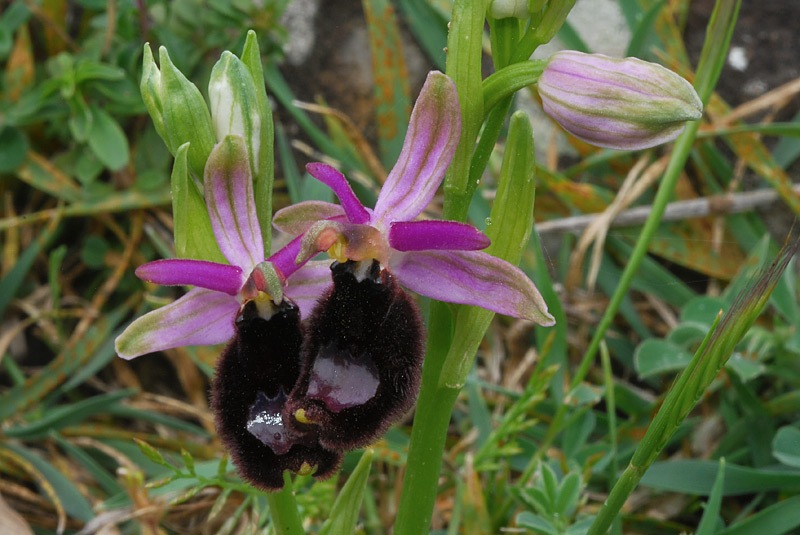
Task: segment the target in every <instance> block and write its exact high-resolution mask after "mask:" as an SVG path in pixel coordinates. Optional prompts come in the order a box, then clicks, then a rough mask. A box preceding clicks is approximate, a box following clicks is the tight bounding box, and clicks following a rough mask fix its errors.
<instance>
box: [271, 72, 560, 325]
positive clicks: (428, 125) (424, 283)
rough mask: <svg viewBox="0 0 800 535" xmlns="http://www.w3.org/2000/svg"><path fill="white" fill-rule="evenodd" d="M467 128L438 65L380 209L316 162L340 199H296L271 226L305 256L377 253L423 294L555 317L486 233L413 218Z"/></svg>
mask: <svg viewBox="0 0 800 535" xmlns="http://www.w3.org/2000/svg"><path fill="white" fill-rule="evenodd" d="M460 129H461V121H460V109H459V104H458V95H457V93H456V88H455V85H454V84H453V82H452V81H451V80H450V79H449V78H448V77H447V76H446V75H444V74H442V73H440V72H432V73H430V74H429V75H428V78H427V80H426V81H425V85H424V87H423V88H422V92H421V93H420V96H419V98H418V100H417V102H416V104H415V106H414V110H413V112H412V114H411V121H410V124H409V127H408V132H407V134H406V138H405V141H404V144H403V149H402V151H401V153H400V157H399V159H398V161H397V163H396V164H395V166H394V168H393V169H392V170H391V172H390V173H389V176H388V178H387V180H386V183H385V184H384V186H383V188H382V189H381V192H380V194H379V196H378V200H377V202H376V205H375V208H374V209H373V210H370V209H368V208H366V207H365V206H363V205H362V204H361V202H360V201H359V200H358V198H357V197H356V196H355V194H354V192H353V190H352V189H351V187H350V185H349V184H348V182H347V179H346V178H345V177H344V175H342V174H341V173H340V172H339V171H337V170H336V169H334V168H333V167H331V166H329V165H326V164H322V163H312V164H309V165H308V166H307V170H308V172H309V173H310V174H311V175H312V176H313V177H314V178H316V179H318V180H320V181H321V182H323V183H324V184H326V185H327V186H329V187H330V188H331V189H332V190H333V191H334V193H335V194H336V196H337V197H338V198H339V201H340V203H341V204H340V205H335V204H330V203H323V202H318V201H309V202H304V203H298V204H296V205H293V206H290V207H288V208H284V209H283V210H280V211H278V212H277V213H276V214H275V218H274V219H273V224H274V225H275V226H276V227H277V228H279V229H280V230H283V231H285V232H288V233H290V234H301V235H302V238H301V244H300V251H299V255H298V257H297V261H298V262H303V261H305V260H307V259H308V258H311V257H313V256H314V255H315V254H317V253H318V252H321V251H327V252H328V254H329V255H330V256H331V257H333V258H334V259H336V260H337V261H339V262H344V261H347V260H353V261H362V260H372V259H375V260H378V261H379V262H380V264H381V266H383V267H384V268H386V269H388V270H389V271H391V273H392V274H393V275H394V276H395V277H396V278H397V280H398V281H399V282H400V283H401V284H402V285H403V286H405V287H407V288H409V289H411V290H412V291H414V292H417V293H419V294H421V295H426V296H429V297H432V298H434V299H437V300H439V301H446V302H451V303H460V304H466V305H476V306H479V307H483V308H485V309H488V310H491V311H494V312H497V313H500V314H505V315H509V316H514V317H517V318H524V319H528V320H531V321H535V322H537V323H539V324H542V325H552V324H553V323H554V319H553V317H552V316H551V315H550V314H549V313H548V312H547V305H546V304H545V302H544V300H543V299H542V296H541V294H540V293H539V291H538V290H537V289H536V286H535V285H534V284H533V282H532V281H531V280H530V279H529V278H528V277H527V276H526V275H525V274H524V273H523V272H522V270H520V269H519V268H517V267H515V266H513V265H512V264H510V263H508V262H506V261H504V260H501V259H499V258H496V257H494V256H491V255H489V254H487V253H484V252H481V251H480V249H484V248H485V247H487V246H488V245H489V238H488V237H486V235H484V234H483V233H482V232H480V231H479V230H478V229H476V228H475V227H473V226H471V225H468V224H465V223H460V222H456V221H439V220H418V221H417V220H415V219H416V218H417V216H419V215H420V214H421V213H422V211H423V210H424V209H425V208H426V207H427V206H428V204H429V203H430V202H431V200H432V199H433V196H434V194H435V193H436V190H437V189H438V188H439V185H440V184H441V182H442V179H443V177H444V174H445V171H446V170H447V168H448V166H449V165H450V162H451V160H452V158H453V154H454V153H455V150H456V145H457V144H458V139H459V134H460Z"/></svg>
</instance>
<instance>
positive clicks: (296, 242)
mask: <svg viewBox="0 0 800 535" xmlns="http://www.w3.org/2000/svg"><path fill="white" fill-rule="evenodd" d="M303 236H304V235H303V234H301V235H300V236H298V237H296V238H295V239H293V240H292V241H290V242H289V243H287V244H286V245H284V246H283V247H281V248H280V249H278V250H277V251H275V253H274V254H273V255H272V256H270V257H269V258H268V259H267V260H269V261H270V262H272V265H273V266H275V268H276V269H277V270H278V271H279V272H280V273H281V275H283V277H284V279H288V278H289V277H291V276H292V274H293V273H294V272H295V271H297V270H298V269H300V268H301V267H303V262H300V263H298V262H297V255H298V254H300V245H301V244H302V242H303ZM312 256H313V255H312ZM309 258H310V257H309ZM305 260H308V259H305Z"/></svg>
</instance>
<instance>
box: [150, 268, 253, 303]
mask: <svg viewBox="0 0 800 535" xmlns="http://www.w3.org/2000/svg"><path fill="white" fill-rule="evenodd" d="M243 273H244V272H243V271H242V268H240V267H238V266H229V265H227V264H217V263H216V262H206V261H205V260H188V259H168V260H156V261H154V262H148V263H147V264H143V265H141V266H139V267H138V268H136V276H137V277H139V278H140V279H142V280H145V281H147V282H152V283H154V284H161V285H163V286H181V285H191V286H199V287H200V288H206V289H208V290H214V291H216V292H223V293H226V294H228V295H236V294H238V293H239V290H240V289H241V288H242V284H244V278H243Z"/></svg>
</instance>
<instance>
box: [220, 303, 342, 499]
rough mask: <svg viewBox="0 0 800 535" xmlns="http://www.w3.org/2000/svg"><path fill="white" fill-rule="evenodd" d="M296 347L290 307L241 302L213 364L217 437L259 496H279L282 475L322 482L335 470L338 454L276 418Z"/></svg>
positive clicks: (312, 433) (299, 337)
mask: <svg viewBox="0 0 800 535" xmlns="http://www.w3.org/2000/svg"><path fill="white" fill-rule="evenodd" d="M302 341H303V332H302V329H301V325H300V311H299V309H298V308H297V306H296V305H294V304H293V303H292V302H290V301H288V300H284V301H283V302H282V303H280V304H279V305H273V304H272V301H271V300H269V299H268V298H267V299H266V300H263V299H262V300H253V301H248V302H246V303H245V304H244V305H243V306H242V309H241V311H240V314H239V315H238V316H237V318H236V334H235V335H234V338H233V340H231V342H230V344H228V346H227V347H226V348H225V351H224V352H223V353H222V356H221V357H220V359H219V360H218V362H217V370H216V374H215V376H214V381H213V383H212V398H211V399H212V407H213V410H214V416H215V420H216V427H217V433H218V434H219V436H220V438H221V439H222V442H223V443H224V444H225V446H226V448H227V449H228V451H229V452H230V455H231V457H232V458H233V461H234V463H235V464H236V467H237V468H238V470H239V473H240V474H241V475H242V477H243V478H244V479H245V480H247V481H248V482H249V483H250V484H252V485H253V486H255V487H258V488H261V489H263V490H277V489H280V488H282V487H283V483H284V482H283V472H284V470H290V471H292V472H295V473H304V474H308V473H312V472H313V474H314V476H315V477H318V478H324V477H327V476H329V475H331V474H332V473H333V472H334V471H335V470H336V469H337V468H338V467H339V465H340V463H341V454H339V453H337V452H333V451H330V450H328V449H325V448H323V447H322V446H321V445H320V443H319V441H318V440H317V436H316V435H317V433H316V429H314V428H310V429H304V430H296V429H294V428H292V427H289V426H287V425H286V424H285V421H284V418H283V415H282V414H283V408H284V404H285V403H286V398H287V393H288V392H290V391H291V390H292V388H293V387H294V385H295V383H296V382H297V378H298V377H299V374H300V348H301V345H302Z"/></svg>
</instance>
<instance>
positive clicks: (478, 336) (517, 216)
mask: <svg viewBox="0 0 800 535" xmlns="http://www.w3.org/2000/svg"><path fill="white" fill-rule="evenodd" d="M535 178H536V158H535V156H534V146H533V128H532V127H531V124H530V121H529V119H528V116H527V115H526V114H525V112H522V111H518V112H515V113H514V114H513V115H512V116H511V122H510V125H509V131H508V139H507V141H506V148H505V154H504V155H503V164H502V166H501V168H500V180H499V184H498V188H497V194H496V196H495V199H494V204H493V205H492V212H491V215H490V221H491V222H492V223H491V225H490V226H489V227H488V229H487V230H486V235H487V236H489V238H490V239H491V240H492V244H491V245H490V246H489V247H488V248H487V249H486V252H487V253H489V254H491V255H494V256H496V257H498V258H502V259H503V260H506V261H507V262H509V263H511V264H514V265H515V266H516V265H518V264H519V262H520V260H521V259H522V254H523V252H524V251H525V247H526V246H527V244H528V240H529V239H530V235H531V228H532V227H533V201H534V188H535V183H536V180H535ZM493 317H494V312H491V311H489V310H486V309H483V308H478V307H466V306H462V307H459V308H458V311H457V316H456V321H455V332H454V333H453V343H452V344H451V346H450V350H449V351H448V353H447V357H446V359H445V362H444V366H443V367H442V373H441V375H440V376H439V385H440V386H445V387H448V388H460V387H462V386H463V385H464V382H465V381H466V379H467V375H468V374H469V370H470V368H471V367H472V361H473V360H474V357H475V352H476V351H477V350H478V346H479V345H480V343H481V340H483V335H484V333H485V332H486V329H488V328H489V324H490V323H491V322H492V318H493Z"/></svg>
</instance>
